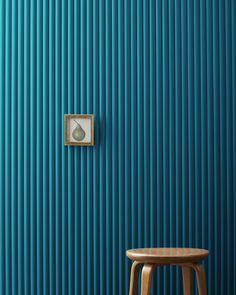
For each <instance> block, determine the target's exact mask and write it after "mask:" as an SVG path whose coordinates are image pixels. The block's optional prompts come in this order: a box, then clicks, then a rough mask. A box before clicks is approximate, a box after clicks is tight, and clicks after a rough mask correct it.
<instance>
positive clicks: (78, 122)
mask: <svg viewBox="0 0 236 295" xmlns="http://www.w3.org/2000/svg"><path fill="white" fill-rule="evenodd" d="M64 144H65V146H93V145H94V115H93V114H65V115H64Z"/></svg>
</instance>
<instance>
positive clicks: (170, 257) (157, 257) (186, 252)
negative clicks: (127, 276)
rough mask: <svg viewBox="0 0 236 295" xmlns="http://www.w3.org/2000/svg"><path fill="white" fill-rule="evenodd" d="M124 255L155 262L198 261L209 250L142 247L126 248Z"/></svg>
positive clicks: (204, 256)
mask: <svg viewBox="0 0 236 295" xmlns="http://www.w3.org/2000/svg"><path fill="white" fill-rule="evenodd" d="M126 255H127V256H128V257H129V258H130V259H131V260H135V261H140V262H145V263H147V262H148V263H157V264H176V263H178V264H179V263H185V262H199V261H201V260H203V259H204V258H206V257H207V256H208V255H209V251H208V250H205V249H197V248H143V249H132V250H127V251H126Z"/></svg>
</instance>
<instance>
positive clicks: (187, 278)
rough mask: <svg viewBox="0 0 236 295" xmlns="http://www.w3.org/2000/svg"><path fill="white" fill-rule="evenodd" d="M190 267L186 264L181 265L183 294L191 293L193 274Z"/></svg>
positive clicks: (189, 294) (190, 294)
mask: <svg viewBox="0 0 236 295" xmlns="http://www.w3.org/2000/svg"><path fill="white" fill-rule="evenodd" d="M192 272H193V271H192V268H191V267H188V266H182V275H183V286H184V295H192V294H193V274H192Z"/></svg>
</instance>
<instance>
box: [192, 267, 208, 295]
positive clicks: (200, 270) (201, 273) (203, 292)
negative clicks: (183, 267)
mask: <svg viewBox="0 0 236 295" xmlns="http://www.w3.org/2000/svg"><path fill="white" fill-rule="evenodd" d="M193 268H194V270H195V272H196V275H197V285H198V293H199V295H207V287H206V274H205V269H204V267H203V265H202V264H197V265H193Z"/></svg>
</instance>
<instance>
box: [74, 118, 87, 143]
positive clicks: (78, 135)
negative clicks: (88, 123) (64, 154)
mask: <svg viewBox="0 0 236 295" xmlns="http://www.w3.org/2000/svg"><path fill="white" fill-rule="evenodd" d="M74 121H75V123H76V124H77V126H76V127H75V128H74V130H73V131H72V137H73V138H74V140H76V141H82V140H83V139H84V138H85V135H86V133H85V131H84V129H83V128H82V127H81V125H80V124H79V123H78V122H77V121H76V120H74Z"/></svg>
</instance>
